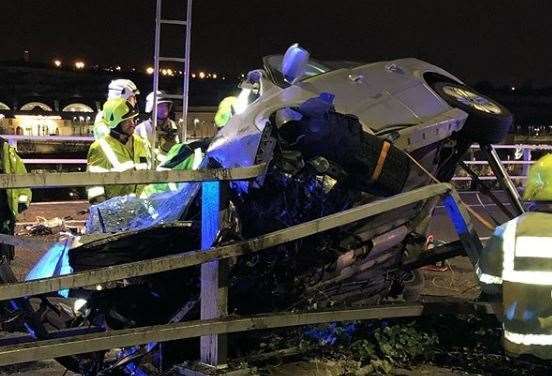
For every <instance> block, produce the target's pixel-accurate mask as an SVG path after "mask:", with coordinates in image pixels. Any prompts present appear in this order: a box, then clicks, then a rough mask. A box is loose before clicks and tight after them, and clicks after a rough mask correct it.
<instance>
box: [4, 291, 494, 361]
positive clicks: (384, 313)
mask: <svg viewBox="0 0 552 376" xmlns="http://www.w3.org/2000/svg"><path fill="white" fill-rule="evenodd" d="M495 310H496V305H494V304H492V303H487V302H475V303H474V302H469V301H468V302H466V301H463V300H458V299H445V300H444V301H440V302H424V303H405V304H387V305H379V306H372V307H364V308H355V309H340V310H321V311H315V312H293V313H292V312H281V313H272V314H261V315H254V316H248V317H227V318H222V319H214V320H195V321H185V322H180V323H174V324H165V325H156V326H149V327H141V328H132V329H122V330H112V331H106V332H97V333H86V334H80V335H76V336H70V337H69V335H70V334H71V332H70V331H60V332H59V333H58V334H57V336H58V337H61V338H55V339H50V340H42V341H36V342H30V343H21V342H25V341H26V340H27V338H23V337H22V338H21V340H18V339H15V341H14V342H16V344H14V345H7V346H0V366H3V365H8V364H15V363H23V362H31V361H38V360H44V359H51V358H58V357H62V356H68V355H74V354H82V353H88V352H93V351H102V350H108V349H113V348H120V347H127V346H135V345H141V344H146V343H150V342H166V341H173V340H177V339H183V338H193V337H200V336H204V335H213V334H226V333H237V332H245V331H251V330H263V329H273V328H285V327H292V326H302V325H314V324H322V323H328V322H341V321H353V320H381V319H393V318H404V317H418V316H422V315H428V314H444V313H451V312H454V313H464V314H466V313H475V312H482V313H485V314H494V313H496V311H495ZM63 334H66V336H63V337H62V335H63ZM18 342H19V343H18Z"/></svg>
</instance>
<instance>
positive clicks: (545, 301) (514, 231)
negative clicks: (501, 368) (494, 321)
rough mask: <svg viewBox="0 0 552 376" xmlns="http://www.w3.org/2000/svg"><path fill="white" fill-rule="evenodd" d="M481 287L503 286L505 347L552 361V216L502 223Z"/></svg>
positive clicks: (484, 261) (483, 261) (484, 263)
mask: <svg viewBox="0 0 552 376" xmlns="http://www.w3.org/2000/svg"><path fill="white" fill-rule="evenodd" d="M476 272H477V276H478V278H479V280H480V282H481V283H482V287H483V290H484V291H486V292H489V293H493V292H500V290H502V304H503V309H504V315H503V326H504V347H505V349H506V351H507V352H509V353H511V354H532V355H535V356H538V357H540V358H543V359H552V214H549V213H538V212H531V213H526V214H524V215H522V216H520V217H518V218H516V219H513V220H511V221H509V222H507V223H505V224H504V225H502V226H500V227H498V228H497V229H496V231H495V233H494V234H493V236H492V237H491V239H490V240H489V242H488V243H487V245H486V247H485V249H484V251H483V254H482V255H481V258H480V260H479V262H478V265H477V268H476Z"/></svg>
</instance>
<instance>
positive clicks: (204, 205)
mask: <svg viewBox="0 0 552 376" xmlns="http://www.w3.org/2000/svg"><path fill="white" fill-rule="evenodd" d="M219 208H220V183H219V182H218V181H209V182H205V183H202V185H201V249H209V248H210V247H211V246H212V245H213V243H214V242H215V240H216V238H217V234H218V231H219V226H220V225H219Z"/></svg>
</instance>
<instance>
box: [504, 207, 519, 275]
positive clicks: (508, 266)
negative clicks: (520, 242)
mask: <svg viewBox="0 0 552 376" xmlns="http://www.w3.org/2000/svg"><path fill="white" fill-rule="evenodd" d="M518 218H519V217H518ZM518 218H516V219H514V220H512V221H510V222H507V223H506V225H505V228H504V232H503V233H502V251H503V252H504V255H503V256H504V260H503V261H502V278H503V279H505V280H506V279H507V278H506V274H507V273H509V272H511V271H513V270H514V257H515V252H516V228H517V223H518Z"/></svg>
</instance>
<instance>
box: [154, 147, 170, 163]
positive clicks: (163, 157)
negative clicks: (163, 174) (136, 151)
mask: <svg viewBox="0 0 552 376" xmlns="http://www.w3.org/2000/svg"><path fill="white" fill-rule="evenodd" d="M155 155H156V158H157V160H158V161H159V162H165V161H166V160H167V156H166V155H164V154H161V151H160V150H159V149H155Z"/></svg>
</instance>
